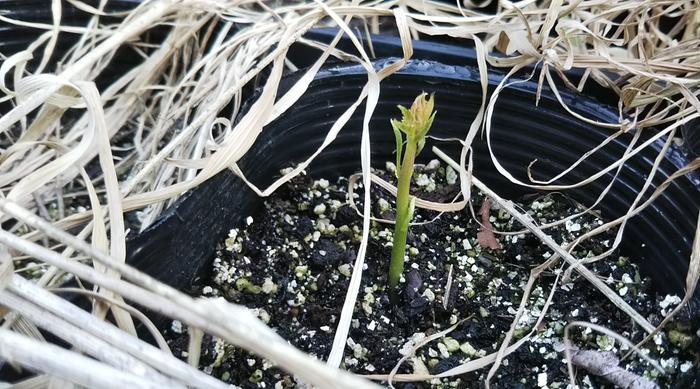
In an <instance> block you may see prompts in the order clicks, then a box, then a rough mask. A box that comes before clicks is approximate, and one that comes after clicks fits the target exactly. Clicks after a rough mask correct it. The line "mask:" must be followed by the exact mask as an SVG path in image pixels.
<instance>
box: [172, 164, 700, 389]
mask: <svg viewBox="0 0 700 389" xmlns="http://www.w3.org/2000/svg"><path fill="white" fill-rule="evenodd" d="M392 167H393V165H392V164H390V163H389V164H387V169H389V170H391V168H392ZM375 173H376V174H378V175H380V176H382V177H384V178H385V179H386V180H388V181H394V180H395V178H394V177H393V174H391V173H388V172H386V171H376V172H375ZM455 179H456V174H455V172H454V171H453V170H452V169H451V168H449V167H448V168H447V169H445V168H444V167H443V166H441V165H440V164H439V163H438V162H437V161H433V162H431V163H430V164H428V165H427V166H424V167H419V168H417V171H416V174H415V176H414V180H413V184H414V188H413V189H412V193H413V194H415V195H417V196H419V197H421V198H424V199H428V200H433V201H441V202H448V201H451V200H452V199H453V198H454V196H455V195H456V194H458V192H459V188H458V183H455ZM347 186H348V181H347V179H345V178H340V179H337V180H332V182H329V181H327V180H323V179H321V180H316V181H314V180H313V179H311V178H309V177H307V176H301V177H298V178H296V179H294V180H293V181H292V182H291V183H289V184H287V185H286V186H284V187H283V188H281V189H280V190H278V192H277V193H276V194H275V195H273V196H272V197H270V198H269V199H267V200H266V201H265V206H264V209H262V210H261V211H260V212H259V213H257V214H255V215H251V217H249V218H248V219H247V220H246V223H245V225H244V226H242V227H241V228H239V229H234V230H231V232H230V234H229V238H228V239H226V241H225V242H222V244H221V246H220V247H219V248H218V255H217V258H216V259H215V260H214V277H213V279H212V280H211V281H210V282H209V283H208V284H206V286H204V287H203V288H202V290H201V294H202V295H203V296H204V297H208V298H222V297H223V298H225V299H227V300H229V301H232V302H235V303H237V304H242V305H245V306H247V307H249V308H251V309H254V310H255V312H256V313H257V314H258V316H259V317H260V318H261V319H262V320H263V321H265V322H266V323H268V325H269V326H270V327H272V328H273V329H275V330H276V331H277V332H278V333H279V334H280V335H281V336H283V337H284V338H285V339H287V340H288V341H289V342H290V343H292V344H293V345H295V346H296V347H298V348H300V349H301V350H304V351H306V352H308V353H310V354H312V355H314V356H316V357H318V358H320V359H325V358H326V357H327V356H328V353H329V352H330V345H331V344H332V340H333V336H334V331H335V326H336V325H337V322H338V319H339V317H340V311H341V307H342V305H343V301H344V300H345V295H346V291H347V287H348V284H349V280H350V275H351V272H352V266H353V263H354V261H355V257H356V250H357V248H358V247H359V243H360V240H361V228H362V219H361V217H360V216H359V215H358V214H357V213H356V212H355V210H353V209H352V208H351V207H350V206H349V205H348V192H347ZM373 187H374V186H373ZM361 194H362V190H361V185H358V186H357V188H356V190H355V196H354V197H355V201H356V202H357V204H358V207H360V209H361V205H362V204H361ZM372 198H373V202H372V204H373V215H374V216H375V217H381V218H385V219H392V218H393V216H394V215H393V206H394V203H393V200H392V198H391V196H390V195H389V194H388V193H386V192H384V191H382V190H381V189H378V188H377V189H373V193H372ZM472 201H473V204H474V208H475V210H477V212H478V208H479V205H481V204H482V202H483V201H484V199H483V196H482V195H480V194H479V193H475V194H474V196H473V198H472ZM517 204H518V205H519V206H520V207H521V208H522V209H523V210H525V211H527V212H528V213H529V214H530V215H532V216H533V218H534V219H535V221H537V222H539V223H540V224H544V223H546V222H549V221H554V220H559V219H561V218H563V217H564V216H568V215H571V214H574V213H577V212H580V211H581V210H582V209H583V208H582V207H581V206H580V205H578V204H576V203H575V202H573V201H572V200H570V199H569V198H567V197H564V196H563V195H560V194H548V195H538V196H531V197H529V198H524V199H520V201H519V202H518V203H517ZM435 217H437V218H436V219H435V220H434V221H432V222H430V223H425V224H420V225H414V226H412V227H411V229H410V232H409V237H408V246H409V250H408V252H407V260H406V270H405V272H404V276H405V277H404V279H403V280H402V284H401V289H402V290H401V292H400V298H399V300H400V301H399V302H398V303H397V304H396V305H394V304H392V303H391V302H390V299H389V297H388V293H387V291H386V290H385V284H386V273H387V270H388V260H389V257H390V253H391V239H392V232H393V226H392V225H388V224H379V223H376V222H373V225H372V229H371V232H370V241H369V247H368V251H367V257H366V260H365V266H364V270H363V277H362V286H361V288H360V293H359V295H358V301H357V304H356V306H355V314H354V319H353V321H352V326H351V328H350V333H349V338H348V341H347V347H346V350H345V358H344V361H343V364H342V367H343V368H345V369H348V370H350V371H353V372H356V373H358V374H378V373H382V374H384V373H388V372H389V371H391V369H392V368H393V367H394V366H395V364H396V363H397V361H398V360H399V359H400V358H401V357H402V353H405V352H406V350H408V349H410V347H411V345H412V344H413V342H415V341H418V340H420V339H421V338H423V337H425V336H428V335H430V334H433V333H436V332H438V331H441V330H445V329H447V328H449V327H450V326H452V325H453V324H455V323H458V322H459V321H460V320H463V319H466V320H464V321H463V322H462V323H461V324H460V325H458V326H457V327H456V328H455V329H454V330H453V331H452V332H450V333H449V334H447V335H446V336H445V337H443V338H441V339H437V340H434V341H433V342H431V343H429V344H427V345H425V346H424V347H422V348H421V349H419V350H418V351H417V353H416V357H414V358H411V359H409V361H407V363H405V364H404V365H402V367H401V368H400V369H399V372H403V373H412V372H430V373H432V374H437V373H440V372H444V371H446V370H448V369H450V368H453V367H455V366H458V365H459V364H461V363H464V362H466V361H468V360H473V359H476V358H479V357H480V356H483V355H486V354H489V353H492V352H495V351H498V348H499V346H500V342H501V340H502V339H503V338H504V335H505V333H506V332H507V331H508V329H509V327H510V325H511V322H512V320H513V318H514V316H515V313H516V310H517V308H518V305H519V303H520V299H521V297H522V294H523V287H524V285H525V284H526V283H527V280H528V278H529V276H530V270H531V269H532V268H533V267H534V266H536V265H539V264H540V263H542V262H544V261H545V260H546V258H548V257H549V256H551V254H552V253H551V252H550V251H548V248H547V247H545V246H543V245H541V244H540V242H539V240H537V238H535V237H533V236H532V235H531V234H527V233H521V234H511V235H497V237H498V240H499V241H500V244H501V249H500V250H491V249H485V248H482V247H481V246H480V245H479V243H478V240H477V239H476V237H477V232H478V231H479V224H478V223H477V222H476V221H475V220H474V218H473V217H472V215H471V212H470V211H469V210H468V209H466V210H464V211H461V212H458V213H446V214H443V215H438V214H437V213H436V212H432V211H425V210H417V211H416V215H415V216H414V222H418V223H420V222H427V221H431V220H432V219H433V218H435ZM490 221H491V224H492V225H493V228H494V229H496V230H499V231H513V232H516V231H520V230H522V226H521V225H520V224H519V223H518V222H517V221H514V220H512V219H511V217H510V215H508V214H507V213H506V212H505V211H504V210H500V209H497V206H496V205H494V206H493V207H492V209H491V210H490ZM602 223H603V221H602V220H601V218H600V217H599V216H598V215H596V214H595V213H594V212H589V213H585V214H584V215H582V216H580V217H578V218H576V219H574V220H572V221H569V222H566V223H563V224H560V225H558V226H556V227H553V228H550V229H548V230H547V231H548V233H549V234H550V235H551V236H552V237H553V238H554V239H555V240H556V241H557V242H559V243H560V244H563V243H565V242H571V241H572V240H573V239H575V237H577V236H580V235H581V234H583V233H585V232H586V231H588V230H591V229H593V228H595V227H596V226H598V225H600V224H602ZM613 239H614V232H609V233H607V234H604V235H602V236H598V237H597V238H596V239H595V240H592V241H588V242H585V243H583V244H581V245H579V246H578V247H577V248H576V249H575V251H574V252H573V254H574V256H575V257H579V258H580V257H588V256H594V255H597V254H600V253H603V252H605V251H607V250H608V249H609V247H610V245H611V244H612V242H613ZM587 266H588V268H589V269H591V270H593V271H594V272H596V273H597V274H599V276H600V277H601V278H602V279H604V280H606V282H607V283H608V284H609V285H610V286H611V287H612V288H613V289H614V290H616V291H618V293H619V294H620V295H621V296H622V297H623V298H624V299H625V300H626V301H627V302H628V303H629V304H631V305H632V306H633V307H634V308H635V309H637V310H638V312H639V313H641V314H642V315H643V316H644V317H646V318H647V319H648V320H649V321H650V322H651V323H652V324H658V323H659V322H660V321H661V320H662V319H663V315H665V314H667V313H668V312H669V311H670V310H671V309H672V308H673V307H674V304H677V303H678V302H679V301H680V300H679V299H678V297H677V296H657V295H656V294H655V293H654V292H653V291H652V290H651V289H650V287H649V285H650V282H649V280H648V279H645V278H642V277H641V276H640V274H639V272H638V270H637V267H636V265H635V264H634V261H633V259H632V260H630V259H628V258H625V257H622V256H620V255H617V254H613V255H611V256H610V257H608V258H606V259H605V260H602V261H597V262H595V263H593V264H589V265H587ZM450 267H452V277H451V278H452V282H451V287H450V289H449V296H446V292H445V290H446V287H447V283H448V272H449V269H450ZM561 269H562V262H561V261H560V262H557V263H555V265H554V266H553V267H552V268H551V269H549V270H548V271H546V272H545V273H543V274H542V276H541V277H540V278H539V280H538V281H537V282H536V284H535V287H534V288H533V290H532V294H531V296H530V298H529V304H528V306H527V309H526V311H525V314H524V315H523V317H522V318H521V319H520V321H519V323H518V327H517V329H516V331H515V338H516V339H518V338H521V337H523V336H525V335H526V334H527V333H528V332H529V331H530V329H531V328H532V327H533V325H534V324H535V322H536V321H537V317H538V316H539V314H540V312H541V309H542V308H543V306H544V305H545V301H546V299H547V297H548V295H549V293H550V291H551V288H552V285H553V282H554V280H555V274H556V272H560V271H561ZM554 292H555V293H554V295H553V301H552V305H551V306H550V308H549V310H548V312H547V313H546V316H545V318H544V320H543V321H542V323H541V325H540V326H539V327H538V328H537V329H536V333H535V334H534V335H533V336H532V337H531V338H530V339H529V340H528V341H527V342H526V343H525V344H524V345H523V346H522V347H520V348H519V349H518V350H517V351H515V352H513V353H512V354H510V355H508V356H507V358H506V359H505V360H504V362H503V364H502V366H501V367H500V369H499V371H498V373H497V375H496V377H495V379H494V380H493V381H492V386H493V387H495V388H535V387H549V388H566V387H567V385H569V378H568V374H567V372H566V360H565V357H564V353H563V352H562V351H561V344H562V336H563V331H564V327H565V326H566V325H567V323H569V322H571V321H588V322H592V323H596V324H598V325H602V326H604V327H607V328H609V329H612V330H614V331H615V332H617V333H619V334H621V335H623V336H625V337H626V338H628V339H630V340H631V341H633V342H638V341H640V340H641V339H643V338H644V335H645V333H644V331H643V330H642V329H640V328H639V327H638V326H636V325H635V324H634V323H633V322H632V321H631V320H630V319H629V317H627V316H626V315H625V314H624V313H623V312H622V311H620V310H618V309H617V308H615V307H614V306H613V305H612V303H611V302H610V301H609V300H608V299H607V298H606V297H604V296H603V295H602V294H601V293H600V292H599V291H597V290H596V289H595V288H593V287H592V286H591V285H590V284H589V283H588V282H587V281H586V280H584V279H582V278H580V277H579V276H578V275H576V274H575V273H574V276H573V278H572V279H571V280H569V281H567V282H565V283H561V282H559V283H558V284H557V286H556V290H555V291H554ZM445 300H447V301H445ZM445 307H446V308H445ZM682 315H684V316H683V317H681V318H679V319H677V320H675V321H674V322H673V323H672V324H671V325H670V326H667V328H666V329H665V330H664V331H663V332H662V333H661V334H660V335H657V336H656V337H655V338H654V341H653V342H648V343H647V344H646V345H644V347H643V351H644V352H648V353H649V355H650V356H651V357H652V358H654V359H656V360H657V361H659V362H660V364H661V365H662V366H663V367H664V368H665V369H666V371H667V374H666V375H662V374H660V373H658V372H657V371H656V370H655V369H654V368H653V367H651V366H649V365H648V364H647V363H646V362H644V361H643V360H642V359H640V358H639V357H637V356H632V357H630V358H628V359H625V360H624V361H623V362H622V366H623V367H624V368H625V369H627V370H629V371H632V372H634V373H637V374H639V375H641V376H644V377H646V378H649V379H651V380H653V381H655V382H657V383H658V385H659V386H660V387H674V388H691V387H696V385H697V384H698V382H700V373H698V350H700V320H698V317H697V316H695V317H690V314H689V313H688V312H683V313H682ZM571 333H572V336H573V343H574V344H575V345H576V346H577V347H579V348H581V349H593V350H603V351H613V352H617V354H618V356H622V355H624V354H626V351H625V350H627V348H626V346H624V345H621V344H620V343H619V342H616V341H614V340H613V339H612V338H610V337H608V336H605V335H603V334H599V333H596V332H594V331H592V330H590V329H580V328H574V329H572V332H571ZM168 337H169V339H171V346H172V347H173V350H174V351H175V352H176V353H177V354H176V355H178V356H182V357H183V358H184V357H185V356H186V355H187V342H188V340H187V338H188V337H187V329H186V328H183V326H182V325H181V324H180V323H179V322H173V325H172V328H171V329H170V330H169V334H168ZM201 368H202V369H204V370H205V371H207V372H209V373H211V374H213V375H215V376H217V377H220V378H222V379H223V380H225V381H227V382H231V383H233V384H235V385H240V386H241V387H251V388H253V387H274V388H291V387H295V386H296V384H295V381H294V377H292V376H290V375H289V374H287V373H285V372H284V371H281V370H280V369H277V368H275V367H274V365H273V364H272V363H270V362H269V361H265V360H263V359H261V358H259V357H256V356H254V355H253V354H250V353H248V352H246V351H244V350H242V349H239V348H236V347H233V346H232V345H228V344H225V343H224V342H222V341H221V340H218V339H212V338H211V337H205V341H204V346H203V350H202V360H201ZM487 372H488V368H487V369H482V370H478V371H475V372H471V373H467V374H463V375H460V376H457V377H451V378H443V379H434V380H432V381H430V382H417V383H408V384H406V383H404V384H395V385H396V386H397V387H404V388H428V387H433V388H441V387H457V388H478V387H483V381H484V379H485V377H486V374H487ZM576 379H577V381H578V384H579V385H581V387H583V388H607V387H612V385H610V384H609V383H607V382H606V381H605V380H603V379H601V378H600V377H597V376H594V375H589V374H587V372H586V371H585V370H583V369H578V370H577V374H576Z"/></svg>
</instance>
